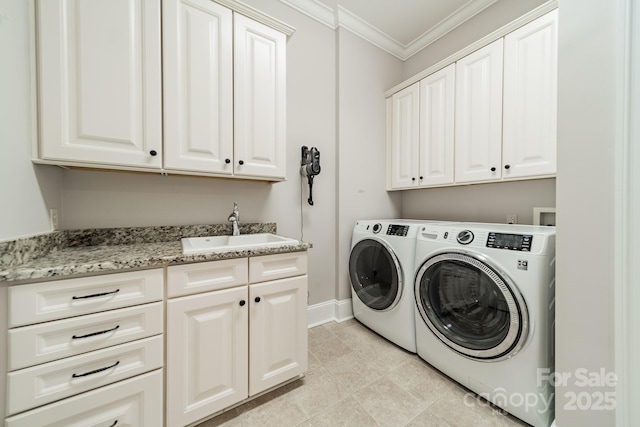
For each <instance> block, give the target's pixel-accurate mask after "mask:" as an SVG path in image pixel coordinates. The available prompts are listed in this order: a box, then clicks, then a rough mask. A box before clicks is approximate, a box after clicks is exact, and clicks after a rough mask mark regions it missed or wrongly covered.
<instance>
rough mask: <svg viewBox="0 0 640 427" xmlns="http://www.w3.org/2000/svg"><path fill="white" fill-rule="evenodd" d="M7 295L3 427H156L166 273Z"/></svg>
mask: <svg viewBox="0 0 640 427" xmlns="http://www.w3.org/2000/svg"><path fill="white" fill-rule="evenodd" d="M7 296H8V298H7V302H8V304H7V312H8V317H7V319H8V321H9V322H8V323H9V326H11V328H9V330H8V331H7V342H8V346H7V349H6V350H5V349H4V348H3V349H2V353H3V354H1V357H2V358H3V359H4V358H5V356H6V357H7V371H8V372H7V373H6V374H4V372H3V375H6V377H5V378H6V396H7V397H6V402H2V404H5V403H6V411H5V413H6V414H7V415H9V417H8V418H6V419H5V420H4V426H5V427H22V426H25V427H27V426H28V427H32V426H49V427H53V426H57V427H63V426H64V427H70V426H77V427H80V426H82V427H84V426H105V427H108V426H116V425H117V426H118V427H121V426H150V427H155V426H162V425H163V423H164V417H163V407H164V404H163V398H164V393H163V376H164V374H163V370H162V368H163V365H164V335H163V332H164V310H163V308H164V307H163V305H164V304H163V300H164V271H163V269H152V270H141V271H132V272H124V273H116V274H107V275H99V276H91V277H81V278H74V279H63V280H58V281H53V282H51V281H49V282H41V283H32V284H25V285H16V286H11V287H10V288H9V289H8V292H7Z"/></svg>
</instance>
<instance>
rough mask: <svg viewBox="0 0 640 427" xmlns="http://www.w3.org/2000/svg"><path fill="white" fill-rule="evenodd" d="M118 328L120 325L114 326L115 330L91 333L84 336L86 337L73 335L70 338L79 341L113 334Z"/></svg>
mask: <svg viewBox="0 0 640 427" xmlns="http://www.w3.org/2000/svg"><path fill="white" fill-rule="evenodd" d="M119 327H120V325H116V327H115V328H111V329H105V330H104V331H98V332H91V333H90V334H86V335H74V336H72V337H71V338H73V339H74V340H79V339H81V338H89V337H95V336H96V335H102V334H108V333H109V332H113V331H115V330H116V329H118V328H119Z"/></svg>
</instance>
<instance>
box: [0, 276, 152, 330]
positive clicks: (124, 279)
mask: <svg viewBox="0 0 640 427" xmlns="http://www.w3.org/2000/svg"><path fill="white" fill-rule="evenodd" d="M163 294H164V272H163V271H162V269H155V270H143V271H134V272H126V273H116V274H107V275H104V276H91V277H83V278H77V279H64V280H60V281H57V282H42V283H34V284H30V285H21V286H13V287H10V288H9V326H10V327H15V326H21V325H28V324H32V323H38V322H44V321H47V320H55V319H62V318H65V317H71V316H78V315H81V314H88V313H95V312H99V311H105V310H111V309H114V308H120V307H127V306H132V305H137V304H144V303H147V302H153V301H160V300H162V298H163Z"/></svg>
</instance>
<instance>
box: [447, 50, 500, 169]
mask: <svg viewBox="0 0 640 427" xmlns="http://www.w3.org/2000/svg"><path fill="white" fill-rule="evenodd" d="M502 48H503V41H502V39H499V40H496V41H495V42H493V43H491V44H490V45H488V46H485V47H483V48H482V49H480V50H477V51H475V52H474V53H472V54H470V55H468V56H465V57H464V58H462V59H461V60H459V61H458V62H457V65H456V114H455V132H456V136H455V144H456V147H455V180H456V182H471V181H486V180H492V179H499V178H500V177H501V175H500V169H501V168H500V164H501V160H502V158H501V147H502V146H501V143H502Z"/></svg>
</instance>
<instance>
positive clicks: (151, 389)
mask: <svg viewBox="0 0 640 427" xmlns="http://www.w3.org/2000/svg"><path fill="white" fill-rule="evenodd" d="M162 408H163V404H162V370H161V369H159V370H157V371H154V372H149V373H147V374H143V375H140V376H138V377H135V378H131V379H128V380H125V381H120V382H118V383H116V384H111V385H108V386H106V387H102V388H99V389H97V390H93V391H90V392H87V393H83V394H81V395H79V396H75V397H71V398H68V399H65V400H61V401H59V402H56V403H52V404H50V405H47V406H43V407H41V408H38V409H34V410H32V411H29V412H25V413H23V414H19V415H16V416H13V417H9V418H7V419H6V420H5V427H33V426H39V427H80V426H118V427H126V426H130V427H133V426H137V427H140V426H149V427H151V426H161V425H162Z"/></svg>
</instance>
